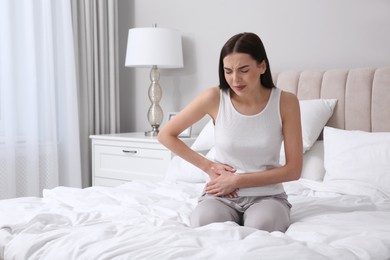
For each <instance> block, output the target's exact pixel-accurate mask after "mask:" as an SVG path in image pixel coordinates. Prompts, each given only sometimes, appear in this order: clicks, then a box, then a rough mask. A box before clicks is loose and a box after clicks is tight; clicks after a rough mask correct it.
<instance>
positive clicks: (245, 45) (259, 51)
mask: <svg viewBox="0 0 390 260" xmlns="http://www.w3.org/2000/svg"><path fill="white" fill-rule="evenodd" d="M234 52H237V53H246V54H249V55H250V56H251V57H252V58H253V59H254V60H256V61H257V62H258V64H260V63H261V62H262V61H265V64H266V67H267V68H266V70H265V72H264V74H262V75H261V76H260V82H261V84H262V85H263V86H264V87H266V88H273V87H275V85H274V82H273V81H272V74H271V68H270V66H269V62H268V58H267V53H266V52H265V48H264V45H263V42H262V41H261V39H260V37H259V36H257V35H256V34H254V33H239V34H237V35H234V36H233V37H231V38H230V39H229V40H228V41H227V42H226V43H225V45H224V46H223V47H222V49H221V55H220V58H219V87H220V88H221V89H223V90H227V89H229V88H230V87H229V84H228V83H227V81H226V79H225V71H224V66H223V59H224V58H225V57H226V56H227V55H229V54H232V53H234Z"/></svg>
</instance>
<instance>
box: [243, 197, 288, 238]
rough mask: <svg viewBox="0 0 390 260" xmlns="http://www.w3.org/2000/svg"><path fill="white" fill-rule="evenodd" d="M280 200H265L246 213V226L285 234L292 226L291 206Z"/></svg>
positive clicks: (251, 207)
mask: <svg viewBox="0 0 390 260" xmlns="http://www.w3.org/2000/svg"><path fill="white" fill-rule="evenodd" d="M287 203H288V202H286V203H285V202H284V201H283V200H280V199H275V198H269V199H264V200H262V201H260V202H257V203H255V204H253V205H252V206H250V207H249V208H248V209H247V210H246V211H245V212H244V226H247V227H253V228H257V229H260V230H265V231H268V232H272V231H281V232H284V231H286V230H287V228H288V227H289V225H290V206H289V205H288V204H287Z"/></svg>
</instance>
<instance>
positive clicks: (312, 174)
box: [280, 140, 325, 181]
mask: <svg viewBox="0 0 390 260" xmlns="http://www.w3.org/2000/svg"><path fill="white" fill-rule="evenodd" d="M285 163H286V160H285V155H284V153H281V154H280V164H281V165H284V164H285ZM324 175H325V168H324V142H323V141H322V140H318V141H316V142H314V144H313V146H312V147H311V149H310V150H309V151H307V152H306V153H305V154H304V155H303V165H302V173H301V178H302V179H308V180H313V181H322V180H323V179H324Z"/></svg>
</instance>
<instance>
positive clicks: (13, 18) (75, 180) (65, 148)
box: [0, 0, 82, 199]
mask: <svg viewBox="0 0 390 260" xmlns="http://www.w3.org/2000/svg"><path fill="white" fill-rule="evenodd" d="M0 35H1V36H0V37H1V38H0V198H1V199H4V198H12V197H19V196H40V195H41V191H42V189H44V188H53V187H55V186H58V185H64V186H73V187H81V182H82V178H81V161H80V158H81V157H80V132H79V131H80V127H79V109H78V101H77V100H78V99H77V96H78V89H77V78H76V76H77V75H76V61H75V55H74V54H75V50H74V41H73V40H74V38H73V30H72V16H71V4H70V1H69V0H55V1H50V0H36V1H31V0H1V1H0Z"/></svg>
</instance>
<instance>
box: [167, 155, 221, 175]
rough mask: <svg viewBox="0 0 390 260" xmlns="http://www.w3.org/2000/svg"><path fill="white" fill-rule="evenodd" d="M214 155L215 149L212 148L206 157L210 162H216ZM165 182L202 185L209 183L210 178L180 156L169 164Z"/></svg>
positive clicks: (175, 157)
mask: <svg viewBox="0 0 390 260" xmlns="http://www.w3.org/2000/svg"><path fill="white" fill-rule="evenodd" d="M199 154H201V153H199ZM214 155H215V149H214V148H212V149H210V151H209V152H208V153H207V154H206V157H207V158H209V159H210V160H214ZM165 180H168V181H183V182H191V183H200V182H207V181H208V180H209V176H208V175H207V173H205V172H204V171H202V170H201V169H199V168H198V167H196V166H195V165H193V164H191V163H189V162H187V161H186V160H183V159H182V158H181V157H179V156H174V157H173V158H172V160H171V161H170V163H169V166H168V169H167V172H166V176H165Z"/></svg>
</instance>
